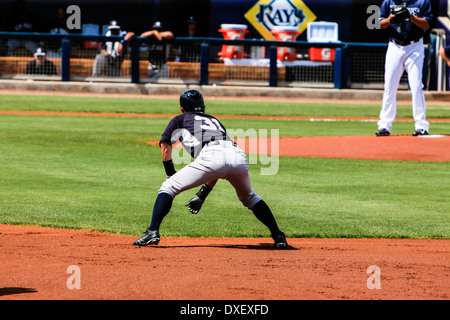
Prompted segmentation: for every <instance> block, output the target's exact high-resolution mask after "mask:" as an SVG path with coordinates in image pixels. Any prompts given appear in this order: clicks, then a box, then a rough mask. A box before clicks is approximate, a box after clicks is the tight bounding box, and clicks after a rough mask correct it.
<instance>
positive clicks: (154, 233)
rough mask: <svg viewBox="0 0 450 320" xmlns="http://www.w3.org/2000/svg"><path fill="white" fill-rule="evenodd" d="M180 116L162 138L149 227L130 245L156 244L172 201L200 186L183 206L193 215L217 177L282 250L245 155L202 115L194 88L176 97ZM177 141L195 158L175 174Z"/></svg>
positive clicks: (201, 103)
mask: <svg viewBox="0 0 450 320" xmlns="http://www.w3.org/2000/svg"><path fill="white" fill-rule="evenodd" d="M180 110H181V112H182V114H180V115H178V116H176V117H174V118H173V119H172V120H171V121H170V122H169V124H168V125H167V127H166V129H165V131H164V133H163V134H162V137H161V140H160V143H159V144H160V147H161V154H162V159H163V164H164V169H165V172H166V175H167V179H166V181H164V183H163V184H162V186H161V188H160V189H159V192H158V196H157V198H156V201H155V204H154V207H153V215H152V220H151V224H150V226H149V227H148V228H147V230H146V231H145V232H144V235H143V236H142V237H140V238H139V239H138V240H136V241H135V242H134V243H133V244H134V245H137V246H147V245H157V244H158V243H159V241H160V235H159V227H160V225H161V222H162V220H163V218H164V217H165V216H166V215H167V214H168V213H169V211H170V208H171V206H172V202H173V199H174V198H175V197H176V196H177V195H178V194H180V193H181V192H183V191H185V190H188V189H191V188H194V187H197V186H201V188H200V190H199V191H198V193H197V194H196V195H195V196H194V197H193V198H192V199H190V200H189V202H188V203H187V204H186V206H187V207H188V209H189V211H191V212H192V213H194V214H196V213H198V212H199V210H200V208H201V207H202V205H203V203H204V201H205V199H206V197H207V196H208V194H209V193H210V192H211V191H212V189H213V188H214V186H215V184H216V182H217V180H218V179H226V180H228V181H229V182H230V183H231V184H232V185H233V187H234V189H235V190H236V194H237V196H238V198H239V200H240V201H241V202H242V204H243V205H244V206H245V207H247V208H248V209H250V210H252V211H253V213H254V214H255V216H256V217H257V218H258V219H259V220H260V221H261V222H262V223H263V224H264V225H265V226H267V227H268V228H269V230H270V232H271V235H272V238H273V240H274V241H275V244H274V246H275V248H286V247H287V242H286V237H285V235H284V233H283V232H281V231H280V229H279V228H278V225H277V223H276V221H275V218H274V216H273V214H272V212H271V210H270V208H269V207H268V206H267V204H266V203H265V202H264V200H263V199H262V198H261V197H260V196H259V195H258V194H257V193H255V191H254V190H253V188H252V184H251V181H250V176H249V172H248V162H247V156H246V155H245V153H244V152H243V151H242V150H241V149H239V148H238V147H237V145H236V143H234V142H233V141H232V140H231V139H230V138H229V137H228V135H227V132H226V129H225V127H224V126H223V125H222V123H220V121H219V120H217V119H216V118H214V117H213V116H211V115H208V114H206V113H204V112H205V104H204V100H203V96H202V94H201V93H200V91H198V90H193V89H190V90H186V91H184V92H183V93H182V94H181V96H180ZM177 141H180V142H181V144H182V145H183V147H184V148H185V149H186V151H188V152H189V153H190V154H191V156H192V157H193V158H194V159H195V160H194V161H193V162H192V163H190V164H189V165H187V166H185V167H184V168H183V169H181V170H180V171H178V172H176V170H175V168H174V165H173V162H172V144H173V143H175V142H177Z"/></svg>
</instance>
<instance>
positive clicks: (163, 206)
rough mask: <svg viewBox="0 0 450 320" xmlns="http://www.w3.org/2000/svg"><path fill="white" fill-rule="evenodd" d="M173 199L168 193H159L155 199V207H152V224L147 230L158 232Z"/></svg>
mask: <svg viewBox="0 0 450 320" xmlns="http://www.w3.org/2000/svg"><path fill="white" fill-rule="evenodd" d="M172 202H173V198H172V196H171V195H170V194H168V193H160V194H158V196H157V197H156V200H155V205H154V206H153V215H152V223H151V224H150V227H148V229H149V230H159V226H160V225H161V222H162V220H163V219H164V217H165V216H166V215H167V214H168V213H169V211H170V208H171V207H172Z"/></svg>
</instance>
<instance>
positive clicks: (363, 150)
mask: <svg viewBox="0 0 450 320" xmlns="http://www.w3.org/2000/svg"><path fill="white" fill-rule="evenodd" d="M237 143H238V145H239V146H240V147H241V148H243V149H245V151H246V152H247V153H260V152H261V147H262V148H264V149H263V150H264V153H265V150H267V153H268V154H277V153H278V154H279V155H283V156H292V157H322V158H347V159H365V160H401V161H436V162H442V161H450V136H446V135H429V136H421V137H413V136H389V137H376V136H338V137H282V138H279V139H274V140H272V139H270V138H269V139H248V140H237Z"/></svg>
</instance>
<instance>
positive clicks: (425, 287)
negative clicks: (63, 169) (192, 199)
mask: <svg viewBox="0 0 450 320" xmlns="http://www.w3.org/2000/svg"><path fill="white" fill-rule="evenodd" d="M136 238H137V237H131V236H122V235H111V234H102V233H99V232H95V231H86V230H62V229H53V228H40V227H29V226H9V225H0V256H1V257H2V258H1V259H0V299H2V300H3V299H8V300H10V299H11V300H14V299H21V300H28V299H30V300H34V299H70V300H72V299H89V300H91V299H120V300H122V299H124V300H128V299H146V300H152V299H156V300H166V299H170V300H208V299H219V300H302V299H402V300H409V299H433V300H435V299H437V300H443V299H445V300H447V299H449V298H450V292H449V288H450V274H449V268H450V260H449V257H450V240H407V239H401V240H394V239H288V241H289V244H290V245H291V247H290V249H289V250H274V249H272V240H271V239H268V238H258V239H254V238H233V239H231V238H201V239H197V238H162V239H161V242H160V244H159V246H157V247H135V246H133V245H132V242H133V241H134V240H135V239H136ZM73 266H75V267H73ZM371 266H376V267H377V268H378V269H377V270H378V272H379V273H378V275H379V276H380V277H379V278H376V279H375V278H374V274H372V271H373V267H371ZM69 267H70V268H69ZM368 269H369V272H368ZM73 270H78V271H75V272H74V271H73ZM77 272H79V273H77ZM76 275H79V277H78V278H76V279H75V276H76ZM368 280H369V281H368ZM372 280H373V281H372ZM77 281H78V282H77ZM376 283H377V284H380V289H376V288H375V289H373V285H374V284H376ZM68 284H69V285H68ZM76 284H79V285H80V289H76V288H75V289H70V288H69V287H73V286H75V285H76ZM370 288H372V289H370Z"/></svg>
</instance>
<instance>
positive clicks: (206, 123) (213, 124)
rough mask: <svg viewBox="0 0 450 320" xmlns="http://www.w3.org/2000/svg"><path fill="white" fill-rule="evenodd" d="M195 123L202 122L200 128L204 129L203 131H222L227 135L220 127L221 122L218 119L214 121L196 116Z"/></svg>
mask: <svg viewBox="0 0 450 320" xmlns="http://www.w3.org/2000/svg"><path fill="white" fill-rule="evenodd" d="M194 119H195V121H201V122H202V125H201V126H200V128H202V130H205V131H210V130H213V131H221V132H224V133H225V130H224V129H223V127H222V126H221V125H220V122H219V121H218V120H217V119H212V118H206V117H202V116H195V118H194Z"/></svg>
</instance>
